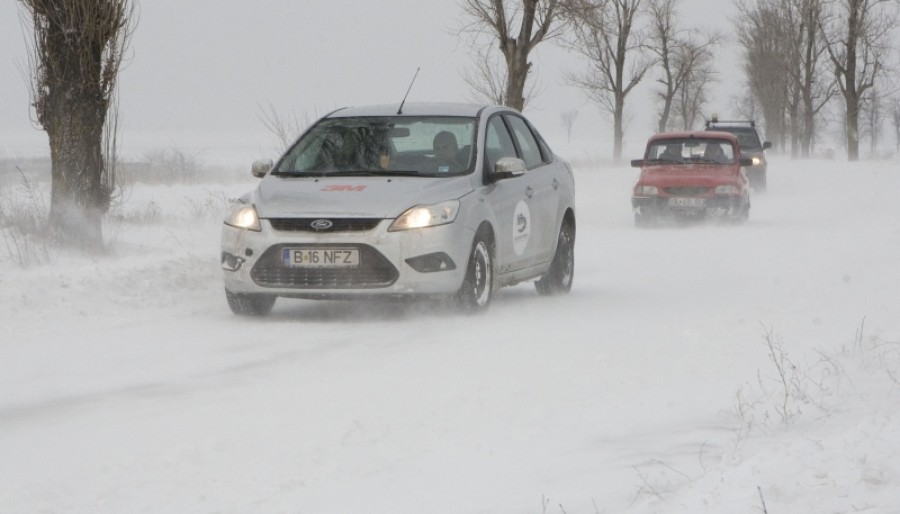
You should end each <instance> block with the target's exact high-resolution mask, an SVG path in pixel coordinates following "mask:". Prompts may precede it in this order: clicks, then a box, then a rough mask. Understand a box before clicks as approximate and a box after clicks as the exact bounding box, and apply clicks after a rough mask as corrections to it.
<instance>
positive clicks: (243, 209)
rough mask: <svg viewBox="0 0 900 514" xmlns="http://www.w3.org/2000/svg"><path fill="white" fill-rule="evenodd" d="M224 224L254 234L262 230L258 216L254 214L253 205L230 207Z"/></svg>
mask: <svg viewBox="0 0 900 514" xmlns="http://www.w3.org/2000/svg"><path fill="white" fill-rule="evenodd" d="M225 224H226V225H230V226H232V227H236V228H243V229H246V230H252V231H254V232H259V231H260V230H262V227H260V225H259V216H258V215H257V214H256V207H254V206H253V204H243V203H241V204H237V205H235V206H234V207H232V208H231V210H230V211H229V212H228V215H227V216H226V217H225Z"/></svg>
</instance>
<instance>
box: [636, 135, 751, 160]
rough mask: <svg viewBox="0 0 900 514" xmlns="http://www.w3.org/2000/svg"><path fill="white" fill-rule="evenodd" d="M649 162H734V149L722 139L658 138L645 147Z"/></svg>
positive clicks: (646, 158)
mask: <svg viewBox="0 0 900 514" xmlns="http://www.w3.org/2000/svg"><path fill="white" fill-rule="evenodd" d="M645 160H646V161H647V162H648V163H649V164H695V163H704V162H705V163H712V164H734V162H735V151H734V146H733V145H732V144H731V142H729V141H727V140H724V139H700V138H685V139H658V140H655V141H653V142H652V143H650V145H649V146H648V147H647V154H646V157H645Z"/></svg>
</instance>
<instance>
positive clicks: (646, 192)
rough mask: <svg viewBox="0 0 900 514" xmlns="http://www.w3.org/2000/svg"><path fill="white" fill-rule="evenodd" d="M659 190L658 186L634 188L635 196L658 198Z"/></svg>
mask: <svg viewBox="0 0 900 514" xmlns="http://www.w3.org/2000/svg"><path fill="white" fill-rule="evenodd" d="M658 194H659V189H657V187H656V186H634V196H656V195H658Z"/></svg>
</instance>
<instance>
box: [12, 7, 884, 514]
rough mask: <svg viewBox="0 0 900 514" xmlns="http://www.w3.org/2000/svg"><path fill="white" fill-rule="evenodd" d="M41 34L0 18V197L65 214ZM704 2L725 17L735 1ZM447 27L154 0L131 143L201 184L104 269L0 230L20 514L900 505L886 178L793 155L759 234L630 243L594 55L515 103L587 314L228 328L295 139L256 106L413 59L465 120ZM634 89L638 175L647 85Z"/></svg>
mask: <svg viewBox="0 0 900 514" xmlns="http://www.w3.org/2000/svg"><path fill="white" fill-rule="evenodd" d="M19 12H20V8H19V7H18V2H15V1H13V2H3V3H0V97H2V98H3V102H0V160H2V161H3V162H4V163H5V164H7V167H6V170H14V169H15V167H16V166H21V167H22V168H23V169H25V170H26V171H27V172H28V173H29V174H28V175H27V177H28V179H27V180H20V178H19V176H18V175H15V174H13V173H10V174H9V176H8V177H6V178H7V179H8V180H4V181H2V182H0V207H2V209H3V213H6V214H7V215H9V214H10V213H16V214H23V215H29V214H35V213H37V214H40V213H41V212H43V211H42V209H45V208H46V205H47V204H46V202H47V200H46V199H47V198H48V196H49V173H48V172H47V170H46V163H42V164H41V163H39V164H38V169H39V171H38V172H36V173H35V174H33V175H31V174H30V173H31V170H32V169H34V161H29V160H28V157H30V156H34V155H39V156H44V155H46V154H47V149H46V137H45V136H44V135H43V133H42V132H40V131H38V130H36V129H34V128H32V127H31V125H30V122H29V113H28V106H27V104H28V93H27V88H26V86H25V82H24V80H23V78H22V76H21V74H20V73H19V71H18V69H17V63H19V64H21V63H23V62H25V60H26V56H25V42H24V38H23V34H22V29H21V27H20V24H19ZM684 12H685V14H684V19H685V20H686V21H690V22H691V23H692V24H693V25H694V26H705V27H709V26H724V25H725V24H727V23H729V21H728V17H729V16H731V15H732V14H733V6H731V5H724V6H723V5H721V4H720V3H719V2H716V1H713V0H706V1H700V0H690V1H688V2H686V5H685V7H684ZM457 13H458V8H457V7H456V6H455V4H454V3H453V2H432V3H431V5H429V6H428V7H427V8H423V6H422V3H421V2H414V1H412V0H409V1H406V0H402V1H401V0H391V1H388V2H377V3H373V2H360V1H355V2H345V1H304V2H275V1H273V0H260V1H259V2H252V3H248V2H231V1H230V2H227V3H226V2H211V1H208V0H203V1H194V2H188V3H185V2H175V1H172V0H153V1H149V2H142V3H141V5H140V20H139V24H138V28H137V31H136V32H135V38H134V42H133V46H132V55H131V56H130V58H129V60H128V63H127V65H126V66H125V67H124V69H123V70H122V75H121V91H120V94H121V97H120V98H121V117H122V133H121V138H122V143H123V150H124V151H125V152H126V153H127V154H128V156H130V157H133V158H135V159H138V160H139V159H141V158H142V156H143V155H145V153H146V152H148V151H152V150H154V149H157V150H158V149H184V150H185V151H187V152H189V153H190V154H191V155H194V156H195V157H196V160H194V161H193V163H194V165H195V166H196V169H195V171H197V174H196V178H197V180H196V181H195V182H194V183H191V184H184V183H178V182H173V183H164V184H159V183H155V184H150V183H146V182H140V181H137V182H135V183H129V186H128V187H127V189H126V190H125V191H124V196H123V197H122V198H121V199H120V200H119V201H117V202H114V205H113V209H112V211H111V213H110V216H109V218H108V220H107V222H106V225H105V227H104V229H105V232H106V237H107V240H108V244H109V249H110V251H109V252H108V253H107V254H105V255H102V256H86V255H82V254H79V253H73V252H68V251H61V250H59V249H55V248H53V247H52V246H49V247H48V246H46V245H44V246H42V245H41V242H40V240H37V241H34V240H27V239H22V238H20V237H18V236H16V235H15V233H13V232H12V231H9V230H6V229H5V228H4V229H3V230H0V291H2V294H0V326H2V327H3V335H2V336H0V455H2V458H0V483H2V484H3V486H2V487H0V512H29V513H30V512H66V513H97V512H134V513H141V512H147V513H151V512H152V513H159V512H224V513H251V512H252V513H255V512H266V513H277V512H312V513H335V514H346V513H353V512H367V513H392V514H395V513H414V512H415V513H420V512H430V513H445V512H446V513H451V512H452V513H455V514H456V513H482V512H492V513H495V512H504V513H505V512H511V513H542V514H544V513H550V512H554V513H555V512H560V513H562V512H566V513H570V514H576V513H595V512H629V513H639V514H644V513H675V512H762V511H764V510H767V511H768V512H772V513H780V512H792V513H796V514H820V513H822V512H850V511H865V512H872V513H884V514H887V513H895V512H896V509H897V498H900V464H898V463H900V415H898V412H900V411H898V407H900V397H898V377H900V350H898V347H900V320H898V317H897V315H896V312H897V304H898V302H897V300H898V291H900V267H898V266H897V263H898V262H900V204H898V202H897V201H896V192H897V191H898V190H900V174H898V173H897V163H896V162H886V161H884V162H881V161H879V162H874V161H873V162H859V163H844V162H837V161H826V160H809V161H792V160H788V159H786V158H783V157H779V156H775V155H772V156H770V157H771V159H770V166H769V179H768V180H769V182H768V184H769V185H768V192H767V193H766V194H760V195H756V194H754V195H753V197H752V202H753V207H752V209H751V214H750V220H749V222H748V223H747V224H746V225H743V226H732V225H718V224H711V225H705V224H699V225H687V226H665V227H660V228H653V229H649V230H638V229H636V228H635V227H634V225H633V220H632V213H631V210H630V201H629V199H630V190H631V186H632V185H633V183H634V181H635V179H636V176H637V170H635V169H632V168H628V167H624V166H612V165H609V164H606V163H607V162H608V159H609V157H610V155H611V152H610V147H611V142H608V141H607V140H606V139H605V135H604V134H605V133H604V131H605V130H606V129H605V125H604V123H605V122H604V121H602V120H601V119H600V117H599V116H598V115H597V110H596V107H594V106H592V105H588V104H586V103H585V100H584V97H583V95H582V94H581V93H580V92H579V91H577V90H575V89H573V88H571V87H569V86H566V85H565V84H564V81H562V79H561V77H562V76H563V75H564V74H565V72H566V71H569V70H572V69H573V68H574V69H577V66H578V63H577V60H575V59H573V58H572V56H570V55H568V54H567V53H566V52H565V51H564V50H561V49H560V48H558V47H556V46H552V45H549V44H548V45H546V46H542V47H541V48H540V49H539V52H538V55H536V56H535V59H536V63H537V65H538V67H539V71H538V77H539V79H540V81H541V84H542V92H541V94H540V95H539V96H538V97H537V98H536V99H535V100H534V102H533V103H532V105H531V106H530V107H528V108H527V109H526V113H527V114H528V115H529V117H530V118H531V119H533V120H534V121H535V124H536V125H537V126H538V128H539V129H540V130H542V131H543V132H544V133H545V135H546V136H547V139H548V140H549V141H550V143H551V146H552V147H553V148H554V150H555V151H556V152H557V153H559V154H560V155H562V156H564V157H567V158H569V159H570V160H571V161H572V163H573V165H574V169H575V176H576V187H577V193H576V208H577V211H576V215H577V224H578V235H577V241H576V271H575V281H574V286H573V289H572V291H571V293H570V294H569V295H566V296H563V297H552V298H545V297H540V296H538V295H537V294H536V293H535V291H534V288H533V286H532V284H531V283H523V284H520V285H518V286H515V287H512V288H507V289H504V290H502V291H501V292H500V294H498V296H497V298H496V300H495V303H494V304H493V305H492V306H491V309H490V310H489V311H488V312H487V313H486V314H485V315H483V316H475V317H465V316H462V315H459V314H456V313H453V312H446V311H445V310H443V309H441V308H439V307H440V306H439V305H437V304H434V303H423V304H412V305H401V304H393V303H384V302H379V303H342V302H315V301H300V300H279V302H278V304H277V305H276V306H275V310H274V311H273V313H272V315H271V316H269V317H267V318H265V319H258V320H257V319H243V318H237V317H235V316H233V315H232V314H231V313H230V311H229V310H228V307H227V305H226V302H225V298H224V291H223V287H222V276H221V273H222V272H221V269H220V266H219V261H218V259H219V234H220V229H221V220H222V217H223V212H224V209H225V207H226V204H227V201H228V199H230V198H234V197H236V196H238V195H240V194H243V193H244V192H246V191H248V190H249V189H250V188H252V187H254V186H255V184H256V182H255V180H254V179H252V178H250V176H249V165H248V164H249V162H250V161H251V160H253V159H254V158H257V157H259V156H272V154H273V153H274V147H275V146H276V144H277V142H276V141H275V140H274V137H273V136H272V135H271V134H268V133H266V130H265V128H264V126H263V124H262V123H261V122H260V120H259V112H260V111H259V110H260V105H268V104H269V103H271V104H272V105H274V106H276V107H278V108H280V109H283V112H295V113H296V114H297V115H299V116H304V115H309V116H311V117H314V116H316V115H318V114H322V113H324V112H325V111H327V110H329V109H331V108H334V107H338V106H343V105H351V104H357V105H358V104H364V103H384V102H396V101H399V100H400V98H401V97H402V95H403V93H404V92H405V91H406V88H407V87H408V85H409V81H410V79H411V78H412V75H413V73H414V72H415V70H416V68H421V72H420V74H419V77H418V79H417V81H416V85H415V86H414V87H413V89H412V92H411V93H410V99H411V100H416V101H426V100H446V101H465V100H466V99H467V93H466V91H465V86H464V83H463V81H462V79H461V78H460V72H461V69H462V68H463V67H464V66H465V65H466V64H467V63H468V48H469V45H468V44H466V43H465V42H460V41H459V40H458V37H457V33H456V31H457V28H458V26H459V23H460V19H459V15H458V14H457ZM732 52H733V47H731V46H729V45H723V48H722V57H721V59H720V64H721V70H722V83H721V86H720V88H718V89H717V90H716V93H715V99H714V105H713V107H714V108H716V109H720V110H721V112H727V105H728V104H729V99H730V96H731V95H732V94H734V90H735V89H736V87H737V86H736V84H738V83H739V81H737V80H736V78H735V74H734V72H733V70H734V69H735V63H734V60H733V58H729V57H728V55H729V54H730V53H732ZM729 70H731V71H729ZM629 101H630V102H631V109H632V111H631V116H630V124H629V129H628V130H629V135H628V139H627V142H626V154H625V157H631V156H633V157H637V155H636V153H637V152H639V151H640V148H641V146H642V145H643V144H644V141H645V140H646V138H647V137H648V136H649V134H650V133H651V132H652V130H653V119H652V118H653V117H652V109H651V108H650V106H651V104H652V95H651V93H650V91H649V89H647V88H644V89H643V90H642V91H638V92H636V93H634V96H632V97H630V100H629ZM568 109H579V112H580V113H581V114H580V115H579V118H578V119H577V120H576V124H575V132H574V136H575V137H574V139H573V141H572V142H571V143H569V142H567V141H566V140H565V138H564V137H563V131H562V128H561V126H560V122H559V113H560V112H562V111H564V110H568ZM40 166H43V168H40ZM235 169H239V170H241V171H240V173H239V174H238V175H235V172H234V170H235ZM244 170H246V171H244ZM44 214H46V213H45V212H44ZM0 228H3V227H0ZM779 366H781V367H779Z"/></svg>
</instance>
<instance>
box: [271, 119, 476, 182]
mask: <svg viewBox="0 0 900 514" xmlns="http://www.w3.org/2000/svg"><path fill="white" fill-rule="evenodd" d="M475 134H476V120H475V118H469V117H453V116H422V117H412V116H410V117H407V116H377V117H375V116H373V117H348V118H328V119H324V120H322V121H320V122H319V123H317V124H316V125H315V126H314V127H312V128H311V129H310V130H309V131H307V132H306V133H305V134H304V135H303V136H302V137H301V138H300V140H299V141H297V143H295V144H294V146H293V147H291V149H290V150H288V152H287V154H286V155H285V156H284V157H283V158H282V159H281V160H280V161H279V163H278V165H277V166H276V168H275V170H273V173H276V174H283V175H291V174H315V175H328V174H334V173H341V174H352V173H358V174H385V175H390V174H392V173H393V174H407V175H422V176H433V175H436V174H440V175H448V174H449V175H458V174H463V173H468V172H471V170H472V168H473V166H474V160H475V159H474V152H473V148H474V145H473V142H474V140H475ZM438 149H440V152H438Z"/></svg>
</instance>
